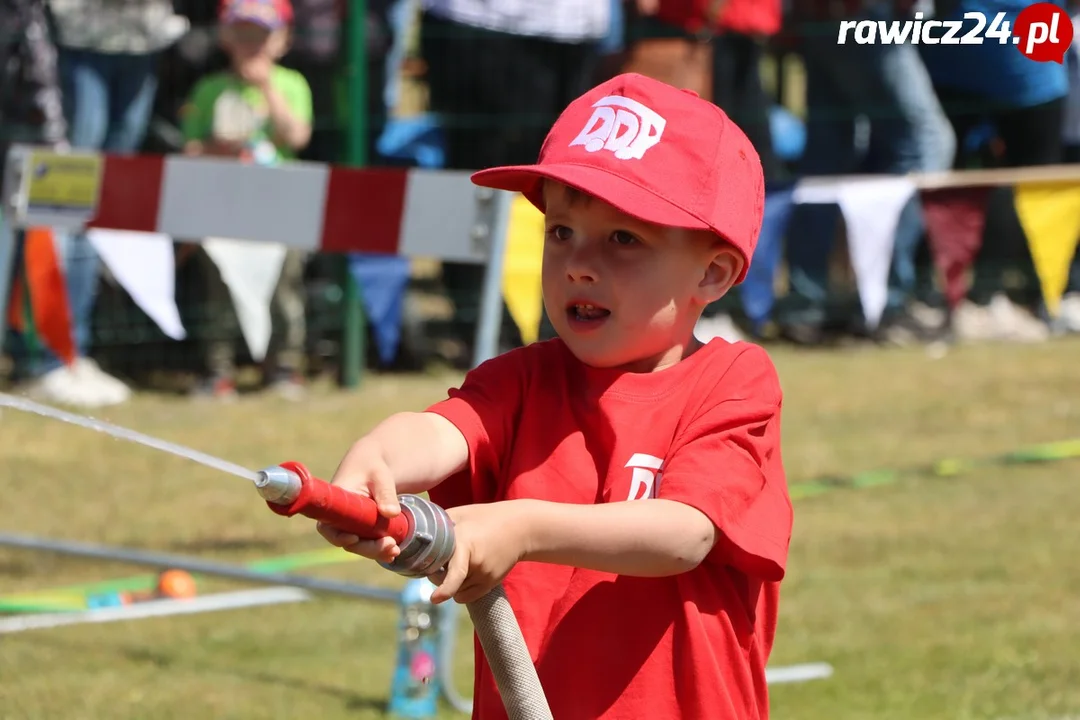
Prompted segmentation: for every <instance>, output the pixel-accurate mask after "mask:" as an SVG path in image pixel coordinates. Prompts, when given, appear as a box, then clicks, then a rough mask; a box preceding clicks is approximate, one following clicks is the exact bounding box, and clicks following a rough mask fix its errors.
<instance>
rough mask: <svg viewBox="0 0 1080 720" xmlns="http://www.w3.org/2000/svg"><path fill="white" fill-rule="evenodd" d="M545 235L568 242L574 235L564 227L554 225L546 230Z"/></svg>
mask: <svg viewBox="0 0 1080 720" xmlns="http://www.w3.org/2000/svg"><path fill="white" fill-rule="evenodd" d="M547 234H548V236H549V237H552V238H554V239H555V240H569V239H570V237H571V236H572V235H573V234H574V231H573V230H571V229H570V228H568V227H566V226H565V225H555V226H554V227H551V228H548V231H547Z"/></svg>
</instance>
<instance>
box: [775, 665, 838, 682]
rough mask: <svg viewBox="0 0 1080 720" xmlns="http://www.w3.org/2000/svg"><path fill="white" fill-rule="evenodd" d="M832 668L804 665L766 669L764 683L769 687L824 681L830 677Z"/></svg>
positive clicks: (830, 666) (828, 666)
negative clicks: (781, 684)
mask: <svg viewBox="0 0 1080 720" xmlns="http://www.w3.org/2000/svg"><path fill="white" fill-rule="evenodd" d="M832 674H833V668H832V665H829V664H828V663H804V664H802V665H788V666H787V667H777V668H766V670H765V682H767V683H768V684H769V685H778V684H780V683H800V682H809V681H810V680H824V679H825V678H829V677H832Z"/></svg>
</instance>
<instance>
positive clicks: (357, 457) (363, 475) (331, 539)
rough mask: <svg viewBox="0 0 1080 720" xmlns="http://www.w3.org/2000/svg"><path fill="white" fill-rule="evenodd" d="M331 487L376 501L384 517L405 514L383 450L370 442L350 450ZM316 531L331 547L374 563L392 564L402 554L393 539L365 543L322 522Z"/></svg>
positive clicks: (355, 445)
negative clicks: (334, 486) (383, 455)
mask: <svg viewBox="0 0 1080 720" xmlns="http://www.w3.org/2000/svg"><path fill="white" fill-rule="evenodd" d="M330 484H331V485H337V486H338V487H340V488H342V489H344V490H349V491H351V492H355V493H358V494H360V495H366V496H367V497H370V498H372V499H373V500H374V501H375V504H376V505H377V506H378V508H379V514H380V515H383V516H384V517H387V518H392V517H396V516H397V515H399V514H400V513H401V507H400V505H399V504H398V499H397V484H396V482H395V479H394V476H393V473H391V471H390V468H389V466H387V464H386V461H385V460H383V457H382V453H381V452H380V451H379V449H378V448H377V447H374V446H373V445H372V444H371V443H369V442H365V441H363V440H361V441H359V442H357V443H356V444H354V445H353V446H352V448H350V449H349V452H348V453H346V454H345V457H344V458H343V459H342V461H341V464H340V465H339V466H338V469H337V471H336V472H335V473H334V477H333V479H332V480H331V481H330ZM316 528H317V529H318V531H319V534H320V535H322V536H323V538H325V539H326V541H327V542H328V543H330V544H331V545H334V546H335V547H339V548H342V549H344V550H347V551H348V552H351V553H355V554H357V555H360V556H362V557H366V558H371V559H372V560H379V561H382V562H390V561H392V560H393V559H394V558H396V557H397V556H398V554H400V552H401V549H400V548H399V547H398V546H397V541H395V540H394V539H393V538H390V537H385V538H380V539H378V540H361V539H360V538H359V537H357V536H356V535H353V534H352V533H347V532H342V531H340V530H338V529H336V528H334V527H331V526H329V525H326V524H325V523H321V522H320V523H319V524H318V525H317V526H316Z"/></svg>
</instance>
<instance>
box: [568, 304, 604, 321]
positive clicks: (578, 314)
mask: <svg viewBox="0 0 1080 720" xmlns="http://www.w3.org/2000/svg"><path fill="white" fill-rule="evenodd" d="M566 314H567V316H568V317H569V318H570V319H571V320H576V321H578V322H596V321H598V320H603V319H604V318H606V317H608V316H609V315H611V311H610V310H608V309H607V308H602V307H600V306H599V305H594V304H592V303H584V302H572V303H570V304H569V305H567V306H566Z"/></svg>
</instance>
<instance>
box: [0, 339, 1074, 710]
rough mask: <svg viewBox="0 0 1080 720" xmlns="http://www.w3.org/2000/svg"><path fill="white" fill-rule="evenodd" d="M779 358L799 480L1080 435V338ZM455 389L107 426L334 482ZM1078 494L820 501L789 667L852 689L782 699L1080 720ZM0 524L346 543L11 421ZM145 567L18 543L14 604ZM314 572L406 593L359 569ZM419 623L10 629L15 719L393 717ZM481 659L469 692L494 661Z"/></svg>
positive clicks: (993, 475) (256, 541) (357, 612)
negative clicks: (821, 671) (822, 664)
mask: <svg viewBox="0 0 1080 720" xmlns="http://www.w3.org/2000/svg"><path fill="white" fill-rule="evenodd" d="M774 358H775V360H776V362H777V365H778V366H779V368H780V373H781V378H782V381H783V384H784V386H785V392H786V401H785V403H786V404H785V420H784V422H785V429H784V432H785V447H784V452H785V460H786V465H787V468H788V474H789V481H790V483H792V484H795V483H799V482H805V481H807V480H809V479H811V478H814V477H816V476H819V475H822V474H829V475H832V474H842V473H851V472H856V471H862V470H869V469H874V468H878V467H896V466H907V465H918V464H920V463H923V462H927V461H933V460H936V459H938V458H941V457H952V456H960V457H979V456H985V455H992V454H995V453H998V452H1001V451H1005V450H1010V449H1014V448H1018V447H1021V446H1024V445H1026V444H1031V443H1039V442H1047V441H1053V440H1061V439H1066V438H1075V437H1080V371H1078V365H1077V359H1078V358H1080V342H1077V341H1075V340H1073V341H1059V342H1054V343H1051V344H1048V345H1042V346H1029V347H1024V346H985V347H967V348H960V349H958V350H954V351H952V352H951V353H950V354H949V355H948V356H946V357H945V358H942V359H936V360H934V359H930V358H929V357H927V356H926V355H924V354H923V353H921V352H920V351H916V350H903V351H900V350H897V351H886V350H880V349H857V350H850V351H833V352H820V353H817V352H801V353H795V352H793V351H788V350H776V351H774ZM457 379H458V376H456V375H451V374H446V375H428V376H417V377H400V376H393V377H374V376H371V377H370V378H369V380H368V382H367V383H366V385H365V386H364V387H363V388H361V389H360V390H359V391H357V392H355V393H343V392H334V391H330V390H326V391H324V392H320V393H318V394H317V395H316V397H315V398H313V399H312V400H311V401H310V402H308V403H305V404H303V405H299V406H297V405H291V404H288V403H285V402H283V401H277V400H274V399H271V398H263V397H252V398H250V399H244V400H243V401H241V402H240V403H238V404H236V405H233V406H220V407H219V406H208V405H204V404H193V403H189V402H186V401H181V400H177V399H173V398H167V397H162V396H147V397H139V398H138V399H136V400H135V401H134V402H133V403H131V404H130V405H128V406H125V407H121V408H117V409H115V410H110V411H108V412H107V413H102V416H103V417H105V418H106V419H108V420H111V421H113V422H116V423H119V424H122V425H126V426H129V427H133V428H136V429H139V430H141V431H143V432H146V433H149V434H152V435H156V436H159V437H162V438H166V439H169V440H173V441H176V442H180V443H183V444H187V445H190V446H193V447H195V448H198V449H200V450H203V451H206V452H209V453H213V454H216V455H219V456H221V457H223V458H226V459H229V460H231V461H234V462H237V463H240V464H242V465H245V466H248V467H252V468H258V467H262V466H265V465H269V464H273V463H276V462H280V461H282V460H286V459H299V460H302V461H304V462H305V463H307V464H308V465H309V466H310V467H311V468H312V470H313V471H316V472H318V473H323V474H329V473H330V472H331V471H332V470H333V468H334V466H335V464H336V462H337V460H338V459H339V457H340V456H341V453H342V452H343V451H344V450H345V448H346V447H347V446H348V444H349V443H350V442H351V441H352V440H353V439H354V438H355V437H356V436H357V435H359V434H360V433H362V432H364V430H366V429H367V428H369V427H370V426H371V425H372V424H374V423H375V422H377V421H378V420H379V419H380V418H382V417H384V416H385V415H386V414H388V413H390V412H393V411H395V410H399V409H406V408H409V409H416V408H420V407H423V406H424V405H425V404H427V403H429V402H431V401H433V400H435V399H437V398H439V397H440V396H441V395H442V393H443V392H444V391H445V389H446V387H447V386H448V385H449V384H451V383H453V382H456V380H457ZM1078 474H1080V461H1065V462H1060V463H1055V464H1046V465H1036V466H1020V467H991V468H987V469H984V470H980V471H978V472H975V473H970V474H966V475H962V476H960V477H956V478H949V479H943V478H932V477H917V476H915V477H910V478H907V479H903V480H901V481H899V482H897V483H894V484H890V485H886V486H882V487H877V488H873V489H863V490H837V491H835V492H831V493H829V494H825V495H820V496H817V497H812V498H806V499H803V500H798V501H797V502H796V504H795V508H796V529H795V536H794V540H793V544H792V550H791V561H790V572H789V575H788V579H787V581H786V585H785V591H784V604H783V608H782V611H783V614H782V617H781V626H780V631H779V636H778V641H777V645H776V649H775V653H774V656H773V663H774V664H776V665H785V664H792V663H802V662H816V661H826V662H829V663H831V664H832V665H833V666H834V667H835V670H836V674H835V675H834V676H833V677H832V678H831V679H828V680H822V681H815V682H811V683H807V684H803V685H783V686H775V687H774V689H773V692H772V701H773V707H774V717H776V718H785V719H786V718H792V719H807V720H845V719H848V718H851V719H861V718H872V719H874V720H885V719H892V718H896V719H900V718H905V719H906V718H912V719H915V718H918V719H920V720H922V719H928V718H950V719H954V718H956V719H960V718H964V719H966V718H986V719H988V720H1006V719H1007V720H1020V719H1022V718H1030V719H1032V720H1034V719H1036V718H1064V717H1068V716H1080V652H1078V651H1077V648H1080V564H1078V563H1077V562H1076V557H1077V552H1078V549H1080V529H1078V524H1077V522H1076V518H1077V517H1078V516H1080V491H1078V490H1080V488H1078V485H1077V482H1076V480H1077V476H1078ZM0 505H2V507H3V508H4V509H5V511H6V512H5V514H4V518H3V520H2V521H0V531H2V532H12V533H25V534H34V535H48V536H54V537H60V538H66V539H73V540H83V541H94V542H102V543H110V544H118V545H124V546H130V547H139V548H149V549H154V550H159V551H166V552H172V553H188V554H195V555H198V556H200V557H204V558H214V559H219V560H229V561H241V560H245V559H254V558H260V557H266V556H270V555H279V554H285V553H292V552H300V551H305V550H311V549H320V548H322V547H324V546H323V545H322V544H321V541H320V540H319V538H318V537H317V535H316V534H315V532H314V529H313V527H312V525H311V523H310V521H306V520H303V519H294V520H286V519H283V518H279V517H277V516H274V515H273V514H272V513H270V512H268V511H267V510H266V509H265V506H263V505H262V504H261V502H260V501H259V499H258V497H257V495H256V494H255V493H254V490H253V489H252V488H251V487H250V486H248V485H246V483H244V482H243V481H242V480H239V479H235V478H231V477H229V476H226V475H221V474H217V473H215V472H213V471H211V470H208V469H204V468H201V467H200V466H197V465H194V464H192V463H190V462H186V461H183V460H180V459H176V458H172V457H169V456H166V455H164V454H162V453H159V452H155V451H152V450H148V449H144V448H140V447H137V446H133V445H128V444H125V443H121V442H117V441H112V440H109V439H108V438H105V437H104V436H101V435H98V434H96V433H90V432H87V431H84V430H81V429H78V428H71V427H67V426H63V425H61V424H59V423H55V422H50V421H47V420H43V419H39V418H36V417H31V416H24V415H21V414H19V413H14V412H11V411H9V410H4V411H3V414H2V417H0ZM132 572H133V570H132V568H130V567H124V566H119V565H107V564H102V563H96V562H88V561H80V560H74V559H69V558H63V557H59V556H54V555H49V554H38V553H30V552H25V551H11V550H4V549H0V595H7V594H10V593H15V592H19V591H25V590H34V589H40V588H49V587H56V586H60V585H65V584H70V583H75V582H83V581H92V580H101V579H108V578H114V577H123V576H124V575H127V574H132ZM134 572H140V570H138V569H135V571H134ZM311 572H312V573H313V574H319V575H324V576H329V577H336V578H342V579H348V580H352V581H357V582H368V583H372V584H382V585H387V586H396V585H398V584H399V583H400V580H399V579H398V578H397V577H396V576H393V575H392V574H390V573H387V572H385V571H383V570H381V569H379V568H377V567H372V566H369V565H367V564H363V563H361V562H359V561H357V562H348V563H344V564H341V565H336V566H332V567H324V568H321V569H319V570H317V571H315V570H313V571H311ZM463 616H464V613H463ZM395 621H396V617H395V612H394V609H393V608H392V607H390V606H384V605H379V604H374V603H365V602H359V601H351V600H347V599H337V598H329V597H327V598H325V599H319V600H317V601H315V602H310V603H304V604H298V605H285V606H275V607H265V608H256V609H248V610H238V611H230V612H222V613H213V614H205V615H195V616H188V617H171V618H161V619H153V620H140V621H132V622H127V623H115V624H105V625H80V626H72V627H66V628H59V629H54V630H38V631H31V632H25V633H19V634H13V635H4V636H2V637H0V717H2V718H5V719H7V718H32V719H38V718H110V719H111V720H128V719H135V718H138V719H140V720H141V719H143V718H155V719H156V720H168V719H170V718H184V719H185V720H188V719H191V718H215V719H217V718H278V717H281V718H297V717H304V718H323V719H326V720H331V719H336V718H379V717H382V716H383V711H382V705H383V703H384V702H385V699H386V696H387V691H388V688H389V684H390V672H391V669H392V664H393V655H394V630H393V625H394V622H395ZM467 622H468V621H467V619H466V620H464V622H463V628H462V633H463V638H465V637H466V636H465V633H467V632H468V628H467V627H465V625H467ZM460 649H461V656H462V660H461V662H460V663H459V665H458V675H459V678H460V683H459V687H460V688H461V689H462V690H463V691H467V690H468V685H469V679H470V677H471V659H470V658H469V652H470V649H471V645H470V644H469V643H468V642H464V643H462V644H461V646H460ZM583 671H587V670H586V669H583ZM446 717H454V714H453V713H450V712H449V711H447V714H446Z"/></svg>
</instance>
